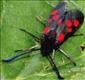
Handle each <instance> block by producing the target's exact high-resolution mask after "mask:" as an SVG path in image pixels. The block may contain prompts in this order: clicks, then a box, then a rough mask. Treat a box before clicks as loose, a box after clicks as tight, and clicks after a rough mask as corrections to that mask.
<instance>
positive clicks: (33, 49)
mask: <svg viewBox="0 0 85 80" xmlns="http://www.w3.org/2000/svg"><path fill="white" fill-rule="evenodd" d="M38 50H40V48H31V49H28V50H27V51H25V52H22V53H21V54H17V55H16V56H13V57H12V58H9V59H3V60H2V61H3V62H11V61H12V60H14V59H16V58H18V57H20V56H22V55H25V54H28V53H30V52H33V51H38Z"/></svg>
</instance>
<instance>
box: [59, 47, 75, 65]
mask: <svg viewBox="0 0 85 80" xmlns="http://www.w3.org/2000/svg"><path fill="white" fill-rule="evenodd" d="M58 51H59V52H60V53H62V54H63V55H64V56H65V57H66V58H67V59H69V60H70V61H71V62H72V63H73V65H74V66H76V63H75V62H74V61H73V60H72V59H71V58H70V57H69V56H68V55H67V54H66V53H65V52H64V51H63V50H62V49H60V48H58Z"/></svg>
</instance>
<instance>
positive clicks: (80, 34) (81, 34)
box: [72, 33, 84, 37]
mask: <svg viewBox="0 0 85 80" xmlns="http://www.w3.org/2000/svg"><path fill="white" fill-rule="evenodd" d="M83 35H84V34H83V33H79V34H73V35H72V37H75V36H83Z"/></svg>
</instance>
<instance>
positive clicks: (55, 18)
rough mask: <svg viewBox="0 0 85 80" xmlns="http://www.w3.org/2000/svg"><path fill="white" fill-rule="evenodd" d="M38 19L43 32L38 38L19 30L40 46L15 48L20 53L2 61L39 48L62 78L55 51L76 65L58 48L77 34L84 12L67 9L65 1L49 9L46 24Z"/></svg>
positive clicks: (59, 77) (10, 59) (7, 60)
mask: <svg viewBox="0 0 85 80" xmlns="http://www.w3.org/2000/svg"><path fill="white" fill-rule="evenodd" d="M38 20H39V21H40V22H41V23H42V24H43V25H44V29H43V33H42V36H41V37H40V38H39V37H37V36H35V35H34V34H32V33H30V32H28V31H26V30H24V29H20V30H21V31H23V32H25V33H27V34H29V35H30V36H31V37H33V38H34V39H35V41H36V42H38V43H39V44H40V46H38V45H35V46H33V47H31V48H26V49H20V50H16V51H15V52H22V53H21V54H18V55H16V56H14V57H12V58H9V59H4V60H3V62H10V61H12V60H14V59H16V58H18V57H20V56H22V55H25V54H28V53H30V52H33V51H38V50H40V51H41V54H42V56H43V57H46V58H47V59H48V60H49V62H50V64H51V65H52V68H53V70H54V71H55V73H56V74H57V76H58V79H64V78H63V77H62V76H61V75H60V72H59V69H58V67H57V66H56V64H55V59H54V55H55V51H59V52H60V53H61V54H63V55H64V56H65V57H66V58H67V59H68V60H70V61H71V62H72V63H73V65H76V63H75V62H74V61H73V60H72V59H71V58H70V57H69V56H68V55H67V54H66V53H65V52H64V51H63V50H62V49H61V48H60V46H61V45H62V44H63V43H64V41H66V40H67V39H68V38H69V37H71V36H78V34H76V35H74V33H75V32H76V31H77V30H78V29H79V28H80V26H81V25H82V23H83V22H84V14H83V13H82V12H81V11H80V10H78V9H73V10H67V9H66V2H60V3H59V4H57V5H56V6H55V7H54V8H53V10H52V11H51V14H50V16H49V18H48V20H47V23H46V24H45V23H44V22H42V21H41V20H40V18H38ZM52 56H53V57H52Z"/></svg>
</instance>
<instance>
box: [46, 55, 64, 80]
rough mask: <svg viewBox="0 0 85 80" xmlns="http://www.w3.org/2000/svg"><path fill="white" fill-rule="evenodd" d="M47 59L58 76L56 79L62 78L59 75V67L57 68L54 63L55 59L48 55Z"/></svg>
mask: <svg viewBox="0 0 85 80" xmlns="http://www.w3.org/2000/svg"><path fill="white" fill-rule="evenodd" d="M47 58H48V60H49V62H50V64H51V66H52V67H53V70H54V71H55V72H56V74H57V76H58V79H59V80H61V79H64V78H63V77H62V76H61V75H60V72H59V69H58V68H57V66H56V64H55V61H54V60H53V59H52V57H51V56H50V55H49V56H48V57H47Z"/></svg>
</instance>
